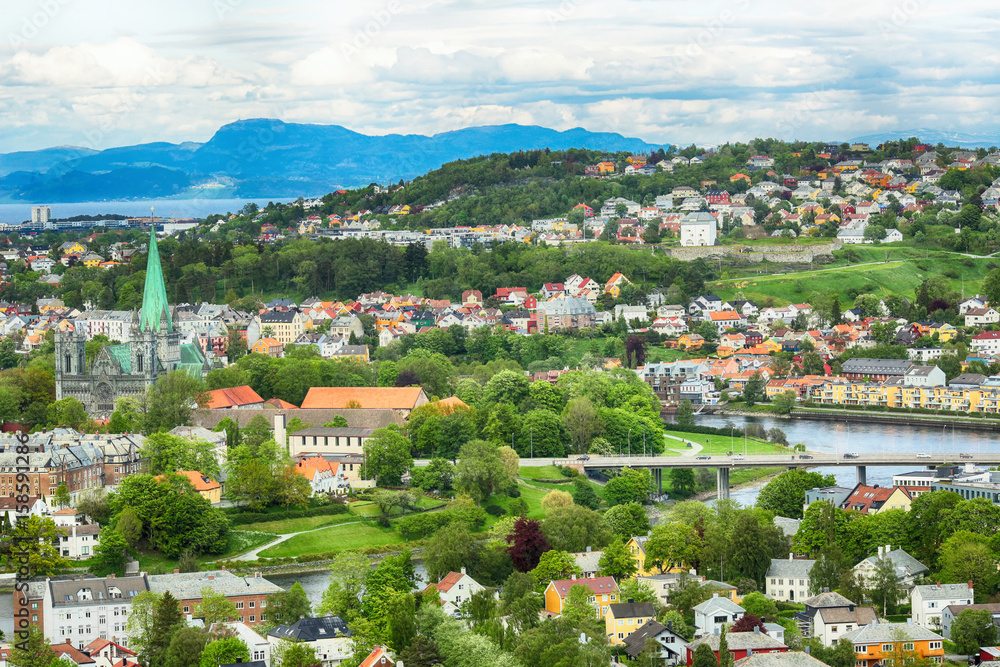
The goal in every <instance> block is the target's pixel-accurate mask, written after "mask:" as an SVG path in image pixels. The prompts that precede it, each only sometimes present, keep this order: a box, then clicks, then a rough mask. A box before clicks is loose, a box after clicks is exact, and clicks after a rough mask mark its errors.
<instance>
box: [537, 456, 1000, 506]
mask: <svg viewBox="0 0 1000 667" xmlns="http://www.w3.org/2000/svg"><path fill="white" fill-rule="evenodd" d="M535 461H540V459H521V465H528V466H530V465H548V464H549V463H551V464H553V465H563V466H567V465H568V466H572V467H574V468H577V469H578V470H581V471H583V472H586V471H589V470H593V471H597V470H607V469H617V468H624V467H629V468H647V469H648V470H649V471H650V473H652V475H653V482H654V484H656V488H657V491H658V492H660V493H662V492H663V471H664V470H670V469H673V468H715V470H716V485H717V488H718V497H719V498H728V497H729V473H730V471H731V470H733V469H734V468H770V467H776V466H782V467H785V468H786V469H788V470H791V469H793V468H814V467H817V466H845V467H853V468H854V469H855V473H856V475H857V480H858V483H859V484H866V483H867V471H868V466H893V467H906V466H913V467H917V468H919V467H927V468H929V469H934V468H936V467H938V466H940V465H955V464H968V465H969V466H971V465H975V464H978V465H988V466H996V465H1000V452H984V453H972V452H970V453H967V454H962V455H943V454H921V453H892V454H864V453H859V455H858V456H857V457H846V456H843V455H841V456H837V455H836V454H805V455H803V454H801V453H795V454H792V453H791V452H789V453H788V454H758V455H750V456H742V455H734V456H717V455H713V456H701V457H688V456H591V457H589V459H587V460H581V459H580V458H577V457H572V458H568V459H545V461H546V463H544V464H542V463H535Z"/></svg>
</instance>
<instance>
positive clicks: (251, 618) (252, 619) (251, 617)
mask: <svg viewBox="0 0 1000 667" xmlns="http://www.w3.org/2000/svg"><path fill="white" fill-rule="evenodd" d="M250 622H251V623H253V622H254V616H253V614H250Z"/></svg>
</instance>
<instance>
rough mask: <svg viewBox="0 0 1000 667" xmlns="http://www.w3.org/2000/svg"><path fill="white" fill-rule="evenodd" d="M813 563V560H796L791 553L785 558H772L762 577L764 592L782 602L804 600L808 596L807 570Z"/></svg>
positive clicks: (808, 579)
mask: <svg viewBox="0 0 1000 667" xmlns="http://www.w3.org/2000/svg"><path fill="white" fill-rule="evenodd" d="M815 564H816V561H814V560H796V559H794V558H793V557H792V554H789V555H788V559H787V560H785V559H783V558H772V559H771V567H770V568H768V570H767V574H766V575H765V579H764V592H765V593H766V594H767V595H769V596H770V597H771V598H772V599H774V600H781V601H782V602H797V601H800V600H805V599H806V598H808V597H809V586H810V581H811V580H810V577H809V571H810V570H812V566H813V565H815Z"/></svg>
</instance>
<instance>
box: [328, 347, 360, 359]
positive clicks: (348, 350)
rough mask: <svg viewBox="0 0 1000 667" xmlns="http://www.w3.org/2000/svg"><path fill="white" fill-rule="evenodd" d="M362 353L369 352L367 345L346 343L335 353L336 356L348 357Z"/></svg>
mask: <svg viewBox="0 0 1000 667" xmlns="http://www.w3.org/2000/svg"><path fill="white" fill-rule="evenodd" d="M360 354H368V346H367V345H345V346H343V347H342V348H340V349H339V350H337V351H336V352H334V353H333V356H335V357H346V356H353V355H360Z"/></svg>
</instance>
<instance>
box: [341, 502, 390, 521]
mask: <svg viewBox="0 0 1000 667" xmlns="http://www.w3.org/2000/svg"><path fill="white" fill-rule="evenodd" d="M347 508H348V509H349V510H350V511H351V514H357V515H358V516H365V517H375V516H380V515H381V514H382V510H380V509H379V508H378V505H376V504H375V503H373V502H370V501H367V500H359V501H358V502H356V503H348V505H347Z"/></svg>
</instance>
